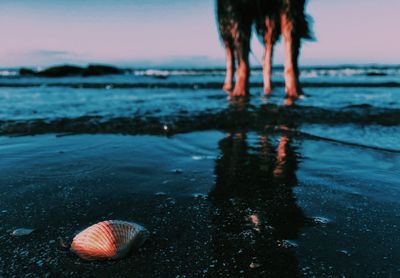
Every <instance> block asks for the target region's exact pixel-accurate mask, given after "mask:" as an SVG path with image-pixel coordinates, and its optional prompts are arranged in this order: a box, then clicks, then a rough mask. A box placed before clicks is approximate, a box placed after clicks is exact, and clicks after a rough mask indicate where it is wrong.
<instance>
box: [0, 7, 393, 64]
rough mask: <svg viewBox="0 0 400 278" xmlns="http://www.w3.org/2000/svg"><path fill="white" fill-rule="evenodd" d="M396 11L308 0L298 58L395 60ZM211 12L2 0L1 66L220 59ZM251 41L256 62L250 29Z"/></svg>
mask: <svg viewBox="0 0 400 278" xmlns="http://www.w3.org/2000/svg"><path fill="white" fill-rule="evenodd" d="M399 11H400V1H399V0H381V1H378V0H310V1H309V3H308V5H307V13H309V14H310V15H311V16H312V18H313V29H314V33H315V37H316V40H315V41H313V42H305V43H304V44H303V48H302V55H301V64H304V65H326V64H352V63H357V64H366V63H382V64H396V63H400V33H399V28H400V16H399V15H398V13H399ZM214 14H215V4H214V0H168V1H167V0H118V1H116V0H1V1H0V26H1V27H0V38H1V43H0V67H17V66H49V65H54V64H62V63H72V64H87V63H108V64H115V65H121V66H142V67H143V66H200V67H201V66H223V65H224V57H225V56H224V55H225V54H224V49H223V47H222V46H221V43H220V40H219V37H218V32H217V28H216V25H215V15H214ZM252 49H253V52H254V55H252V63H253V64H254V65H259V63H260V60H261V58H262V55H263V51H262V45H261V44H260V43H259V41H258V40H257V39H256V38H255V37H254V38H253V41H252ZM274 61H275V63H276V64H282V63H283V61H284V55H283V43H282V42H280V43H279V45H277V48H276V53H275V58H274Z"/></svg>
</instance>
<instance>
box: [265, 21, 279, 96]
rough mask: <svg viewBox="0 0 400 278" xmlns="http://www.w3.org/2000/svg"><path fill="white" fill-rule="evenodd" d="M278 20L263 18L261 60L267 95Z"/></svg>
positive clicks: (277, 33) (267, 93)
mask: <svg viewBox="0 0 400 278" xmlns="http://www.w3.org/2000/svg"><path fill="white" fill-rule="evenodd" d="M277 25H278V21H277V20H276V19H275V18H273V17H267V18H266V19H265V27H266V29H265V34H264V45H265V52H264V60H263V79H264V93H265V94H266V95H269V94H270V93H271V90H272V85H271V71H272V56H273V50H274V44H275V42H276V40H277V38H278V36H279V30H278V26H277Z"/></svg>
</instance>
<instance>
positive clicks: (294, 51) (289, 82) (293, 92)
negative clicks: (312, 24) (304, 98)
mask: <svg viewBox="0 0 400 278" xmlns="http://www.w3.org/2000/svg"><path fill="white" fill-rule="evenodd" d="M281 30H282V35H283V38H284V41H285V88H286V93H287V96H288V97H290V98H298V97H299V96H301V95H302V90H301V88H300V84H299V78H298V75H299V67H298V57H299V49H300V39H301V38H300V36H299V35H298V34H296V32H295V29H294V22H293V19H292V18H291V17H290V16H289V15H288V14H287V13H283V14H282V15H281Z"/></svg>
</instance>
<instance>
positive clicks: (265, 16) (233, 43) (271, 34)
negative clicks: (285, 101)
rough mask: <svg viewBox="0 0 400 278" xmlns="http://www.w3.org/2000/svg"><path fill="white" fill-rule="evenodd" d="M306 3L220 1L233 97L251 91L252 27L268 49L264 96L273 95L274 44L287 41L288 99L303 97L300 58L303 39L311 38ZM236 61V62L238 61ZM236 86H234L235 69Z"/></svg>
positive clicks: (290, 0)
mask: <svg viewBox="0 0 400 278" xmlns="http://www.w3.org/2000/svg"><path fill="white" fill-rule="evenodd" d="M305 1H306V0H217V17H218V25H219V31H220V34H221V37H222V40H223V43H224V46H225V49H226V59H227V65H226V79H225V83H224V89H225V90H226V91H227V92H229V93H230V94H232V95H233V96H245V95H247V94H248V91H249V74H250V65H249V52H250V39H251V33H252V28H253V25H254V24H255V25H256V30H257V33H258V35H259V36H260V37H261V38H262V40H263V42H264V45H265V54H264V59H263V77H264V92H265V94H269V93H270V92H271V64H272V54H273V47H274V44H275V42H276V41H277V40H278V39H279V37H280V35H281V34H282V36H283V38H284V41H285V55H286V58H285V59H286V61H285V87H286V92H287V96H288V97H290V98H297V97H299V96H300V95H301V94H302V91H301V87H300V84H299V68H298V56H299V51H300V47H301V39H302V38H310V32H309V28H308V22H307V17H306V15H305V12H304V8H305ZM236 60H237V61H236ZM236 64H237V70H236V84H235V86H234V87H233V85H234V75H235V66H236Z"/></svg>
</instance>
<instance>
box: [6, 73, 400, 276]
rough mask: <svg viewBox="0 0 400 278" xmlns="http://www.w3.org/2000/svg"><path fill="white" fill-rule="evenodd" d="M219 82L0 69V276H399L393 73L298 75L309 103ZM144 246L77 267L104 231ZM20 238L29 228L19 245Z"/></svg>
mask: <svg viewBox="0 0 400 278" xmlns="http://www.w3.org/2000/svg"><path fill="white" fill-rule="evenodd" d="M224 74H225V72H224V69H222V68H201V69H196V68H193V69H180V68H169V69H132V68H128V69H124V70H123V73H122V74H117V75H105V76H90V77H82V76H69V77H51V78H50V77H37V76H25V75H19V69H0V157H1V159H0V215H1V217H0V250H1V251H0V276H4V277H13V276H15V277H24V276H26V277H36V276H44V277H64V276H65V277H66V276H71V275H72V276H79V277H93V275H95V276H96V277H110V276H111V275H118V276H119V277H126V276H129V275H133V274H135V276H138V277H299V276H300V277H398V276H399V275H400V268H399V266H398V262H399V260H400V238H399V233H398V229H399V225H400V223H399V217H400V202H399V200H400V198H399V197H400V187H399V181H400V140H399V138H400V66H387V65H366V66H357V65H339V66H324V67H304V68H302V70H301V77H300V78H301V81H302V84H303V89H304V92H305V97H304V98H302V99H299V100H298V101H296V102H295V104H294V105H290V106H288V105H287V102H286V101H285V93H284V87H283V75H282V68H281V67H277V68H274V71H273V76H272V79H273V84H274V85H275V86H274V90H273V92H272V94H271V96H268V97H266V96H264V95H263V93H262V91H263V89H262V75H261V69H257V68H256V69H255V70H253V71H252V76H251V91H250V94H251V96H250V97H249V98H245V99H243V98H239V99H235V98H230V97H228V95H227V94H226V93H225V92H224V91H223V90H222V89H221V88H222V82H223V80H224ZM108 219H118V220H129V221H134V222H137V223H140V224H142V225H143V226H145V227H146V228H147V229H148V230H149V231H150V238H149V239H148V241H147V242H146V243H145V244H144V245H143V247H142V248H140V249H139V250H136V251H134V252H133V253H131V254H130V255H129V256H128V257H127V258H125V259H122V260H119V261H105V262H84V261H82V260H81V259H79V258H78V257H76V256H75V255H74V254H72V253H71V252H70V250H69V244H70V242H71V240H72V238H73V237H74V235H75V234H76V233H77V232H79V231H80V230H82V229H83V228H85V227H87V226H89V225H91V224H94V223H97V222H99V221H102V220H108ZM18 228H29V229H33V230H34V232H33V233H32V234H30V235H27V236H24V237H15V236H13V235H12V232H13V231H14V230H15V229H18Z"/></svg>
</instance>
